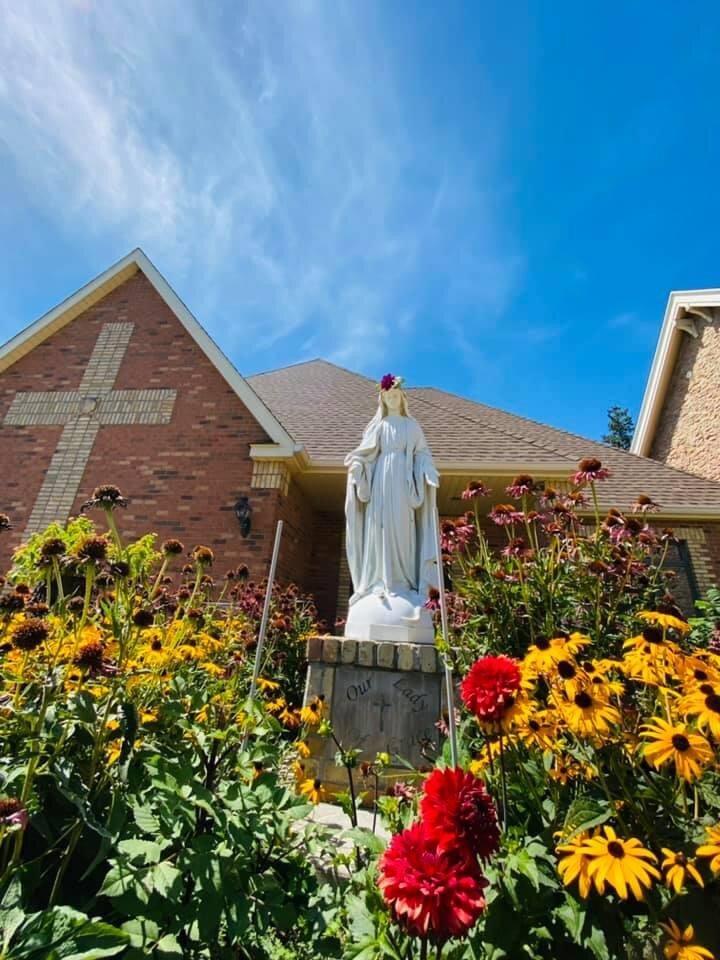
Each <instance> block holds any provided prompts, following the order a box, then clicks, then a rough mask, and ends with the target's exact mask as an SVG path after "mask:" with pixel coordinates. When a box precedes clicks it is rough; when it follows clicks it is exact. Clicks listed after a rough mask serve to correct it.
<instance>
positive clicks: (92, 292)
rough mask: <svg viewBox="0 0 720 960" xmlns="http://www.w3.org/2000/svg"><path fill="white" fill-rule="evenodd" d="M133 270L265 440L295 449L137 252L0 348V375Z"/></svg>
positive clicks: (237, 374) (280, 426)
mask: <svg viewBox="0 0 720 960" xmlns="http://www.w3.org/2000/svg"><path fill="white" fill-rule="evenodd" d="M138 270H140V271H141V272H142V273H143V274H144V275H145V276H146V277H147V279H148V280H149V281H150V283H151V284H152V286H153V287H154V288H155V290H156V291H157V293H158V294H159V296H160V297H162V299H163V300H164V301H165V303H166V304H167V305H168V307H169V308H170V309H171V310H172V312H173V313H174V314H175V316H176V317H177V318H178V320H179V321H180V323H181V324H182V325H183V327H184V328H185V329H186V330H187V332H188V333H189V334H190V336H191V337H192V338H193V340H194V341H195V343H197V345H198V346H199V347H200V349H201V350H202V351H203V353H204V354H205V356H206V357H207V358H208V360H209V361H210V363H212V365H213V366H214V367H215V369H216V370H217V371H218V373H219V374H220V375H221V376H222V377H223V379H224V380H225V381H226V382H227V383H228V384H229V386H230V387H232V389H233V390H234V392H235V394H236V395H237V396H238V397H239V398H240V400H242V402H243V403H244V404H245V406H246V407H247V408H248V410H249V411H250V413H251V414H252V415H253V417H254V418H255V420H257V422H258V423H259V424H260V426H261V427H262V428H263V430H265V432H266V433H267V434H268V436H269V437H270V439H271V440H272V441H273V442H274V443H276V444H279V445H280V446H281V447H282V448H283V449H287V448H290V449H293V450H297V449H299V447H298V444H296V443H295V441H294V440H293V438H292V437H291V436H290V434H289V433H288V432H287V430H286V429H285V428H284V427H283V426H282V424H281V423H280V421H279V420H278V419H277V418H276V417H275V415H274V414H273V413H271V411H270V410H269V409H268V407H267V406H266V405H265V404H264V403H263V401H262V400H261V399H260V397H259V396H258V395H257V393H255V391H254V390H253V388H252V387H251V386H250V384H249V383H248V382H247V380H245V379H244V378H243V377H242V376H241V375H240V374H239V373H238V371H237V370H236V369H235V367H234V366H233V365H232V363H231V362H230V361H229V360H228V358H227V357H226V356H225V354H224V353H223V352H222V350H221V349H220V348H219V347H218V345H217V344H216V343H215V341H214V340H213V339H212V338H211V337H210V336H209V335H208V333H207V332H206V331H205V330H204V329H203V327H202V326H201V325H200V323H199V322H198V321H197V320H196V319H195V317H194V316H193V315H192V313H190V311H189V310H188V308H187V307H186V306H185V304H184V303H183V302H182V300H181V299H180V297H178V295H177V294H176V293H175V291H174V290H173V289H172V287H171V286H170V284H169V283H168V282H167V280H166V279H165V278H164V277H163V276H162V274H161V273H160V272H159V271H158V269H157V268H156V267H155V266H154V265H153V264H152V263H151V261H150V260H149V259H148V257H147V256H146V255H145V253H143V251H142V250H141V249H140V248H139V247H138V248H137V249H135V250H133V251H132V252H131V253H129V254H128V255H127V256H126V257H123V259H122V260H119V261H118V262H117V263H116V264H114V265H113V266H112V267H109V268H108V269H107V270H105V272H104V273H101V274H100V276H98V277H95V279H94V280H91V281H90V283H88V284H86V285H85V286H84V287H82V288H81V289H80V290H78V291H77V292H76V293H74V294H73V295H72V296H70V297H68V298H67V300H63V302H62V303H60V304H58V305H57V306H56V307H53V309H52V310H50V311H48V313H46V314H44V315H43V316H42V317H40V318H39V320H36V321H35V322H34V323H32V324H30V326H29V327H26V328H25V329H24V330H22V331H21V332H20V333H19V334H17V336H15V337H13V338H12V340H8V342H7V343H5V344H4V345H3V346H1V347H0V373H2V371H3V370H6V369H7V368H8V367H10V366H12V364H13V363H16V362H17V361H18V360H19V359H20V358H21V357H23V356H25V354H27V353H29V352H30V351H31V350H33V349H34V348H35V347H36V346H37V345H38V344H39V343H42V342H43V340H46V339H47V338H48V337H49V336H51V335H52V334H53V333H56V332H57V331H58V330H61V329H62V328H63V327H64V326H65V325H66V324H68V323H70V321H71V320H74V319H75V317H77V316H79V314H81V313H82V312H83V311H84V310H87V309H88V307H91V306H92V305H93V304H94V303H97V302H98V300H101V299H102V298H103V297H105V296H107V294H108V293H110V292H111V291H112V290H114V289H115V288H116V287H119V286H120V284H121V283H124V281H125V280H127V279H128V278H129V277H131V276H132V275H133V274H134V273H136V272H137V271H138Z"/></svg>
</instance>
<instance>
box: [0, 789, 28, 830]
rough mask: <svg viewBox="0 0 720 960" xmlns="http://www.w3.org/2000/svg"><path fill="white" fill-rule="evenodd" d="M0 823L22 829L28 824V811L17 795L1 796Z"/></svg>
mask: <svg viewBox="0 0 720 960" xmlns="http://www.w3.org/2000/svg"><path fill="white" fill-rule="evenodd" d="M0 825H2V826H5V827H19V828H20V829H21V830H24V829H25V827H26V826H27V825H28V812H27V810H26V809H25V807H24V805H23V803H22V802H21V801H20V800H18V798H17V797H0Z"/></svg>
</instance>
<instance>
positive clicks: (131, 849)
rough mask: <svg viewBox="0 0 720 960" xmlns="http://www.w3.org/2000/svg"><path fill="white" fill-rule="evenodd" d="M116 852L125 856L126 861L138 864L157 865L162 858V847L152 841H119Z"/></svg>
mask: <svg viewBox="0 0 720 960" xmlns="http://www.w3.org/2000/svg"><path fill="white" fill-rule="evenodd" d="M118 850H120V851H121V852H122V853H124V854H126V855H127V857H128V859H130V860H133V861H135V862H136V863H140V864H143V865H145V864H148V863H158V861H159V860H160V857H161V856H162V847H161V845H160V844H159V843H156V842H155V841H154V840H142V839H140V838H139V837H133V838H132V839H130V840H121V841H120V843H119V844H118Z"/></svg>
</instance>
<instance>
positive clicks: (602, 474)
mask: <svg viewBox="0 0 720 960" xmlns="http://www.w3.org/2000/svg"><path fill="white" fill-rule="evenodd" d="M609 476H610V471H609V470H608V469H606V468H605V467H604V466H603V465H602V463H601V462H600V461H599V460H598V459H597V457H585V458H584V459H583V460H581V461H580V463H579V464H578V468H577V471H576V472H575V473H574V474H573V475H572V476H571V477H570V482H571V483H572V484H574V485H575V486H576V487H579V486H582V485H583V484H584V483H595V481H596V480H607V478H608V477H609Z"/></svg>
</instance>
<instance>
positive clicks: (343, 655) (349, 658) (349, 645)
mask: <svg viewBox="0 0 720 960" xmlns="http://www.w3.org/2000/svg"><path fill="white" fill-rule="evenodd" d="M356 647H357V644H356V643H355V641H354V640H343V641H342V646H341V648H340V660H341V661H342V663H355V653H356Z"/></svg>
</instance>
